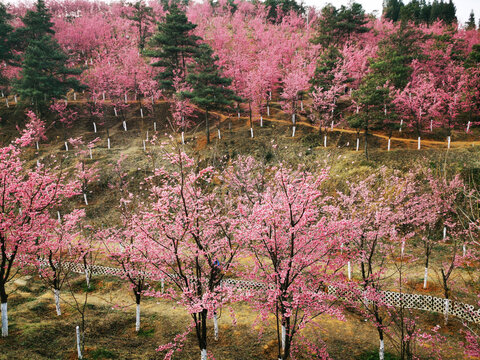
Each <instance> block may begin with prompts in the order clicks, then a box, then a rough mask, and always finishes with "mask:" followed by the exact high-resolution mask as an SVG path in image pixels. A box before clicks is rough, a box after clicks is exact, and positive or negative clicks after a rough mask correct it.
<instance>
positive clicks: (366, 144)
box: [365, 125, 368, 160]
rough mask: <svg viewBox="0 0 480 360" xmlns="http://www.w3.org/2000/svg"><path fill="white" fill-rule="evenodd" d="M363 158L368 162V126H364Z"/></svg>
mask: <svg viewBox="0 0 480 360" xmlns="http://www.w3.org/2000/svg"><path fill="white" fill-rule="evenodd" d="M365 158H366V159H367V160H368V125H367V126H365Z"/></svg>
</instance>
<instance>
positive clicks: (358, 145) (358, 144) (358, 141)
mask: <svg viewBox="0 0 480 360" xmlns="http://www.w3.org/2000/svg"><path fill="white" fill-rule="evenodd" d="M359 147H360V139H359V138H357V149H356V150H355V151H358V148H359Z"/></svg>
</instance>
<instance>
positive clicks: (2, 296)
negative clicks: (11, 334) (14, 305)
mask: <svg viewBox="0 0 480 360" xmlns="http://www.w3.org/2000/svg"><path fill="white" fill-rule="evenodd" d="M7 298H8V295H7V292H6V291H5V283H4V282H3V281H2V282H0V303H1V312H2V337H6V336H8V311H7Z"/></svg>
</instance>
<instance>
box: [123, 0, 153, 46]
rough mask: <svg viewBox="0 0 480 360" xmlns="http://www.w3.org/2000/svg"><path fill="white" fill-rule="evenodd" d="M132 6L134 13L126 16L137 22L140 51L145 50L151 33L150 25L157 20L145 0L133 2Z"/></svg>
mask: <svg viewBox="0 0 480 360" xmlns="http://www.w3.org/2000/svg"><path fill="white" fill-rule="evenodd" d="M131 6H132V7H133V13H132V14H131V15H127V16H126V17H127V19H130V20H133V21H134V22H135V23H136V26H137V28H138V48H139V49H140V52H143V50H144V49H145V44H146V42H147V37H148V36H149V35H150V34H149V32H148V25H149V24H151V23H153V22H154V21H155V17H154V16H153V9H152V8H151V7H149V6H147V5H145V3H144V2H143V1H137V2H136V3H135V4H131Z"/></svg>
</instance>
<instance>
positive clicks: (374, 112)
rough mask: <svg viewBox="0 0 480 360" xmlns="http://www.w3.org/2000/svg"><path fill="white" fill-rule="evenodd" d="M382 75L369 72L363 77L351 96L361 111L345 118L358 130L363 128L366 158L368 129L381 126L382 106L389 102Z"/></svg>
mask: <svg viewBox="0 0 480 360" xmlns="http://www.w3.org/2000/svg"><path fill="white" fill-rule="evenodd" d="M382 82H383V77H382V76H381V74H378V73H370V74H369V75H367V76H366V77H365V79H364V80H363V81H362V84H361V85H360V87H359V89H358V90H356V91H354V92H353V94H352V96H353V99H354V100H355V102H356V103H357V104H359V105H361V106H362V108H363V111H361V112H359V113H358V114H357V113H355V114H352V115H350V116H349V117H348V118H347V121H348V124H349V125H350V126H351V127H352V128H356V129H358V130H360V129H363V132H364V136H365V142H364V144H365V157H366V158H367V160H368V136H369V131H370V129H372V128H374V127H381V124H382V122H383V120H385V113H384V107H385V106H387V104H390V103H391V99H390V98H389V89H388V87H385V86H384V85H385V83H382Z"/></svg>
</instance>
